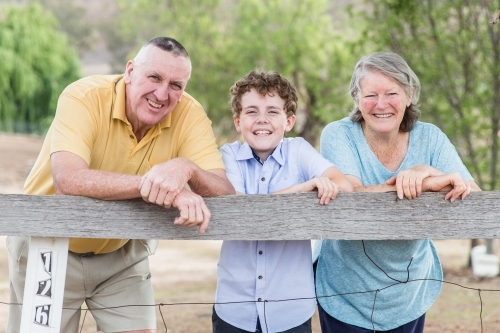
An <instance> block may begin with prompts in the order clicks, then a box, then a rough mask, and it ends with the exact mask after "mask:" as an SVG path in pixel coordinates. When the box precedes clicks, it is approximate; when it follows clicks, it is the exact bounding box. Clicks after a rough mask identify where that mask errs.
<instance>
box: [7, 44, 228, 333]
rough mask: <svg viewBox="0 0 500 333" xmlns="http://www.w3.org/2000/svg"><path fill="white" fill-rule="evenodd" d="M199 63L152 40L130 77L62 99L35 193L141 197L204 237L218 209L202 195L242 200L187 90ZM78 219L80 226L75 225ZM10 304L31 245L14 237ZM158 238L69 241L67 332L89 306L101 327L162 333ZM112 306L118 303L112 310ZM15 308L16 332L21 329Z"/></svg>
mask: <svg viewBox="0 0 500 333" xmlns="http://www.w3.org/2000/svg"><path fill="white" fill-rule="evenodd" d="M190 75H191V62H190V59H189V56H188V53H187V52H186V50H185V49H184V47H183V46H182V45H181V44H180V43H179V42H177V41H176V40H174V39H172V38H167V37H158V38H154V39H152V40H150V41H149V42H148V43H146V44H145V45H144V46H143V47H142V48H141V49H140V51H139V53H138V54H137V56H136V57H135V58H134V59H133V60H130V61H129V62H128V63H127V65H126V69H125V73H124V74H123V75H109V76H91V77H87V78H84V79H81V80H79V81H77V82H74V83H73V84H71V85H69V86H68V87H67V88H66V89H65V90H64V91H63V93H62V94H61V96H60V98H59V102H58V106H57V111H56V116H55V118H54V121H53V123H52V126H51V127H50V129H49V132H48V133H47V137H46V139H45V142H44V145H43V148H42V151H41V153H40V155H39V157H38V159H37V161H36V163H35V166H34V167H33V170H32V171H31V173H30V175H29V176H28V179H27V180H26V184H25V188H24V191H25V193H26V194H41V195H44V194H45V195H47V194H67V195H82V196H88V197H93V198H98V199H103V200H121V199H131V198H139V197H142V198H143V199H144V200H145V201H147V202H150V203H154V204H157V205H160V206H163V207H166V208H169V207H176V208H177V209H178V210H179V216H178V217H177V218H176V219H175V221H174V223H175V224H181V225H187V226H198V227H199V231H200V232H201V233H203V232H205V230H206V228H207V226H208V222H209V219H210V212H209V210H208V208H207V207H206V206H205V204H204V202H203V199H202V198H201V196H216V195H224V194H234V189H233V187H232V185H231V184H230V183H229V181H228V179H227V178H226V175H225V170H224V165H223V163H222V159H221V156H220V153H219V152H218V150H217V145H216V142H215V138H214V134H213V131H212V128H211V122H210V120H209V119H208V117H207V115H206V114H205V112H204V110H203V108H202V106H201V105H200V104H199V103H198V102H197V101H196V100H195V99H194V98H193V97H191V96H190V95H188V94H187V93H186V92H185V91H184V90H185V88H186V85H187V83H188V80H189V77H190ZM75 223H79V221H75ZM7 244H8V248H9V270H10V283H11V302H12V303H22V299H23V291H24V282H25V275H26V261H27V259H26V258H27V253H28V239H27V238H23V237H9V238H8V240H7ZM156 246H157V241H151V240H129V239H81V238H80V239H70V243H69V254H68V268H67V275H66V285H65V293H64V305H63V306H64V308H65V309H64V310H63V313H62V323H61V332H77V330H78V323H79V319H80V310H79V308H80V306H81V305H82V303H83V302H86V303H87V306H88V308H89V309H90V310H91V312H92V314H93V316H94V318H95V319H96V322H97V326H98V330H101V331H104V332H154V331H155V329H156V316H155V308H154V307H152V306H136V307H118V308H116V306H120V305H123V304H139V305H152V304H154V298H153V290H152V286H151V280H150V277H151V274H150V270H149V263H148V256H149V255H151V254H153V253H154V252H155V250H156ZM110 307H115V308H112V309H109V308H110ZM20 318H21V307H20V306H12V307H11V311H10V313H9V320H8V326H7V332H8V333H12V332H18V331H19V327H20Z"/></svg>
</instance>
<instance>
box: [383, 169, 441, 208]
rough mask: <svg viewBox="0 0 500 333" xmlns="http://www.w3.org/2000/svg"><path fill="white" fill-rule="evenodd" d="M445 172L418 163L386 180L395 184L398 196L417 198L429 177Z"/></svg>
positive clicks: (400, 197) (401, 197)
mask: <svg viewBox="0 0 500 333" xmlns="http://www.w3.org/2000/svg"><path fill="white" fill-rule="evenodd" d="M442 175H444V173H442V172H441V171H439V170H437V169H435V168H433V167H431V166H428V165H417V166H414V167H412V168H410V169H406V170H403V171H401V172H400V173H398V175H397V176H394V177H391V178H390V179H389V180H387V181H386V184H387V185H395V186H396V192H397V193H398V198H399V199H403V197H406V198H407V199H410V200H411V199H415V198H417V197H419V196H420V194H421V193H422V184H423V182H424V180H425V179H426V178H428V177H434V176H442Z"/></svg>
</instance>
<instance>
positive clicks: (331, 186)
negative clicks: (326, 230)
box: [302, 177, 339, 205]
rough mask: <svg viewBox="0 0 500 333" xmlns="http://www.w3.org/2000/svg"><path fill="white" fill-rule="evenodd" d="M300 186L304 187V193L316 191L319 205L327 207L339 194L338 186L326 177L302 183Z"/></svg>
mask: <svg viewBox="0 0 500 333" xmlns="http://www.w3.org/2000/svg"><path fill="white" fill-rule="evenodd" d="M302 185H304V189H303V191H304V192H309V191H314V190H315V189H317V190H318V198H319V204H320V205H328V203H329V202H330V200H332V199H335V198H336V197H337V194H338V193H339V186H338V185H337V184H335V183H334V182H332V181H331V180H330V179H328V178H327V177H317V178H313V179H311V180H308V181H307V182H304V183H302Z"/></svg>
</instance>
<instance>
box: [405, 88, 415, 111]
mask: <svg viewBox="0 0 500 333" xmlns="http://www.w3.org/2000/svg"><path fill="white" fill-rule="evenodd" d="M414 91H415V89H414V88H411V92H410V96H408V102H407V103H406V107H409V106H410V105H411V100H412V99H413V92H414Z"/></svg>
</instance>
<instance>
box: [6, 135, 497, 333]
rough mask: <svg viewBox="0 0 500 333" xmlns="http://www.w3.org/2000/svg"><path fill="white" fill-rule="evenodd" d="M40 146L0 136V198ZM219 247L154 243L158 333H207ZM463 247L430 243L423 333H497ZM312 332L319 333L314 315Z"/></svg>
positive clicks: (89, 325) (89, 323) (18, 182)
mask: <svg viewBox="0 0 500 333" xmlns="http://www.w3.org/2000/svg"><path fill="white" fill-rule="evenodd" d="M41 145H42V139H41V138H39V137H31V136H21V135H12V134H2V133H0V170H1V173H0V194H13V193H21V191H22V184H23V181H24V179H25V177H26V175H27V173H28V172H29V170H30V169H31V166H32V165H33V163H34V161H35V159H36V157H37V154H38V152H39V150H40V148H41ZM0 214H1V212H0ZM0 238H2V239H0V332H3V331H4V327H5V322H6V320H7V313H8V305H7V304H5V303H7V302H8V301H9V282H8V266H7V251H6V248H5V237H2V236H0ZM220 244H221V242H220V241H160V246H159V248H158V251H157V252H156V254H155V255H154V256H152V257H151V260H150V265H151V271H152V281H153V285H154V288H155V297H156V303H157V304H160V303H162V304H163V305H161V306H158V311H157V317H158V332H165V331H166V330H167V328H168V332H169V333H188V332H189V333H201V332H210V331H211V319H210V318H211V313H212V304H211V302H213V299H214V292H215V282H216V267H217V257H218V254H219V249H220ZM469 244H470V241H468V240H438V241H435V245H436V247H437V249H438V253H439V256H440V258H441V261H442V264H443V268H444V272H445V278H444V279H445V281H447V282H449V283H445V284H444V285H443V291H442V292H441V295H440V296H439V298H438V299H437V301H436V302H435V303H434V305H433V306H432V307H431V309H430V310H429V311H428V313H427V319H426V328H425V331H426V332H430V333H438V332H478V333H479V332H488V333H500V297H499V296H500V291H490V290H493V289H494V290H498V289H500V278H498V277H497V278H493V279H482V280H481V279H477V278H474V277H473V276H472V274H471V271H470V269H468V268H466V265H467V259H468V251H469V246H470V245H469ZM461 286H463V287H461ZM468 288H469V289H468ZM470 288H478V289H481V290H482V291H481V293H479V292H478V291H477V290H474V289H470ZM481 300H482V309H481V302H480V301H481ZM178 303H184V304H178ZM186 303H189V304H186ZM193 303H204V304H193ZM481 310H482V313H481ZM480 315H481V316H482V324H483V327H481V320H480V318H481V317H480ZM82 318H83V316H82ZM313 329H314V332H320V329H319V324H318V320H317V316H316V315H315V317H314V320H313ZM82 332H95V324H94V322H93V320H92V318H91V316H90V315H87V316H86V317H85V323H84V324H83V330H82Z"/></svg>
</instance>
